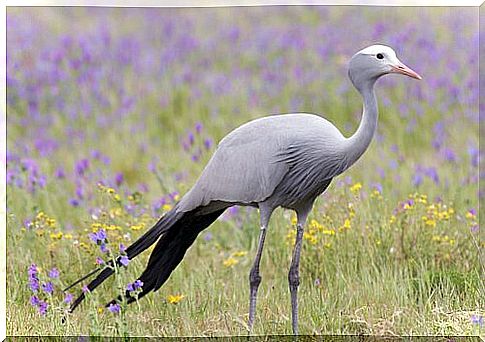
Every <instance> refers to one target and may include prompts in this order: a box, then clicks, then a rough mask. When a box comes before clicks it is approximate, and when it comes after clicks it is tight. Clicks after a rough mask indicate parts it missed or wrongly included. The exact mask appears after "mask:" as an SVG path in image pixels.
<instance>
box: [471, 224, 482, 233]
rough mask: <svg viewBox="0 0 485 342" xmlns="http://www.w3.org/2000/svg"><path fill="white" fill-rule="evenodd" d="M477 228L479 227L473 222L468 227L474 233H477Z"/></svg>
mask: <svg viewBox="0 0 485 342" xmlns="http://www.w3.org/2000/svg"><path fill="white" fill-rule="evenodd" d="M479 230H480V228H479V225H478V224H474V225H473V226H471V227H470V231H471V232H472V233H474V234H476V233H478V231H479Z"/></svg>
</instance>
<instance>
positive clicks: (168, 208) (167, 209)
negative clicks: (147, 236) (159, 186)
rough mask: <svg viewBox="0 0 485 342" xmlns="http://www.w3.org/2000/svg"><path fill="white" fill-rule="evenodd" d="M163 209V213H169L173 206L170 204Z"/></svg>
mask: <svg viewBox="0 0 485 342" xmlns="http://www.w3.org/2000/svg"><path fill="white" fill-rule="evenodd" d="M162 209H163V211H169V210H170V209H172V206H171V205H170V204H164V205H163V207H162Z"/></svg>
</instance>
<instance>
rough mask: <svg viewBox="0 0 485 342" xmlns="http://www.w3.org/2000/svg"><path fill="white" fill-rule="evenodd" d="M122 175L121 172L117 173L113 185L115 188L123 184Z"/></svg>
mask: <svg viewBox="0 0 485 342" xmlns="http://www.w3.org/2000/svg"><path fill="white" fill-rule="evenodd" d="M123 180H124V178H123V174H122V173H121V172H118V173H117V174H116V176H115V183H116V186H120V185H121V183H123Z"/></svg>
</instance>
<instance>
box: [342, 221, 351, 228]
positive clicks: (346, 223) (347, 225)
mask: <svg viewBox="0 0 485 342" xmlns="http://www.w3.org/2000/svg"><path fill="white" fill-rule="evenodd" d="M350 227H351V225H350V220H349V219H345V221H344V225H343V228H345V229H350Z"/></svg>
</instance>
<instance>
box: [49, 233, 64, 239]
mask: <svg viewBox="0 0 485 342" xmlns="http://www.w3.org/2000/svg"><path fill="white" fill-rule="evenodd" d="M62 235H63V234H62V232H59V233H50V238H51V239H52V240H60V239H62Z"/></svg>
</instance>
